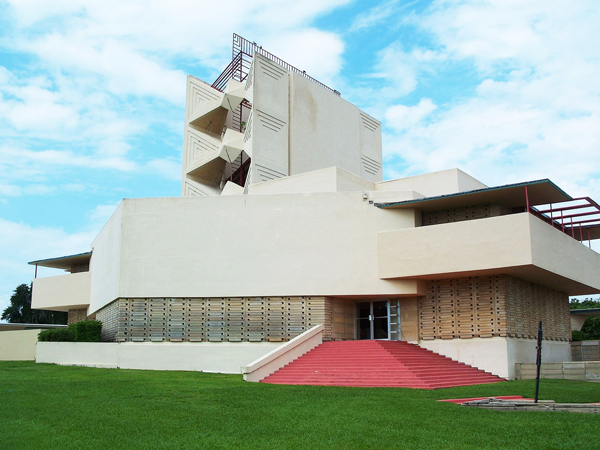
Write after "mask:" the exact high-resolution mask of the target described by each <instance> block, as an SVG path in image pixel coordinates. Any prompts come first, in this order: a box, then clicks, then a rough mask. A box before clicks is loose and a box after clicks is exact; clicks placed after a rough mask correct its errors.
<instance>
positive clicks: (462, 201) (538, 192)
mask: <svg viewBox="0 0 600 450" xmlns="http://www.w3.org/2000/svg"><path fill="white" fill-rule="evenodd" d="M578 200H588V201H589V202H590V205H589V206H590V207H593V206H596V207H597V206H598V205H597V204H596V203H595V202H594V201H592V200H591V199H589V198H587V197H586V198H573V197H571V196H570V195H569V194H567V193H566V192H565V191H563V190H562V189H561V188H559V187H558V186H557V185H556V184H554V183H553V182H552V181H550V180H549V179H547V178H546V179H543V180H535V181H526V182H523V183H515V184H507V185H504V186H497V187H490V188H483V189H476V190H473V191H466V192H457V193H455V194H448V195H439V196H436V197H427V198H420V199H414V200H405V201H401V202H385V203H384V202H382V203H375V206H376V207H378V208H380V209H407V208H414V209H418V210H420V211H437V210H441V209H452V208H461V207H466V206H472V205H478V204H484V203H501V204H503V205H504V206H507V207H509V208H527V206H529V207H530V211H531V212H532V213H533V214H535V215H536V216H538V217H540V218H544V217H545V219H546V220H547V221H548V222H550V221H551V220H550V218H549V217H548V214H547V212H548V210H545V211H543V212H544V213H546V214H541V213H539V212H538V210H537V209H536V208H533V206H536V205H556V204H557V203H564V202H576V201H578ZM583 207H584V208H585V206H583ZM569 209H573V207H571V206H568V207H566V208H565V210H569ZM599 209H600V208H599ZM559 211H560V207H559V208H557V211H556V212H557V213H558V212H559ZM595 214H598V213H596V212H589V211H588V212H586V213H584V214H577V216H582V215H587V216H588V217H586V218H584V219H588V220H583V221H582V222H581V223H579V224H578V225H577V224H575V225H574V226H572V227H571V226H570V224H569V223H568V222H566V221H565V222H564V228H563V232H564V233H565V234H568V235H571V236H572V237H573V238H574V239H576V240H578V241H586V240H590V241H591V240H595V239H600V223H599V222H600V217H597V216H595V217H593V219H589V217H592V216H594V215H595ZM559 219H560V217H559V216H557V215H556V214H555V215H554V216H553V218H552V220H553V221H554V226H555V227H556V228H561V227H560V225H559V222H558V220H559ZM585 222H587V223H588V224H585ZM590 222H591V223H590Z"/></svg>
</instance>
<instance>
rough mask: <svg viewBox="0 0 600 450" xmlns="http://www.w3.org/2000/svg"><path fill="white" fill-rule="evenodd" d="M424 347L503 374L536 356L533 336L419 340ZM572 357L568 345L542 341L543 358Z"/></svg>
mask: <svg viewBox="0 0 600 450" xmlns="http://www.w3.org/2000/svg"><path fill="white" fill-rule="evenodd" d="M419 345H420V346H421V347H423V348H426V349H428V350H431V351H433V352H436V353H439V354H441V355H444V356H447V357H448V358H451V359H454V360H455V361H460V362H463V363H465V364H469V365H471V366H473V367H477V368H479V369H481V370H485V371H486V372H491V373H493V374H494V375H498V376H499V377H502V378H509V379H514V378H515V363H531V362H535V360H536V354H537V353H536V349H535V347H536V340H535V339H521V338H504V337H493V338H472V339H447V340H444V339H434V340H420V341H419ZM570 360H571V345H570V344H569V342H562V341H543V344H542V361H543V362H562V361H570Z"/></svg>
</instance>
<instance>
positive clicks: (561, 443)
mask: <svg viewBox="0 0 600 450" xmlns="http://www.w3.org/2000/svg"><path fill="white" fill-rule="evenodd" d="M534 390H535V384H534V382H533V381H510V382H505V383H500V384H491V385H479V386H471V387H461V388H451V389H439V390H435V391H424V390H417V389H400V388H397V389H389V388H339V387H317V386H277V385H267V384H260V383H245V382H243V381H242V378H241V376H237V375H217V374H205V373H197V372H156V371H141V370H118V369H114V370H113V369H93V368H86V367H62V366H56V365H50V364H35V363H33V362H0V449H2V450H4V449H7V450H8V449H11V450H12V449H40V450H46V449H135V450H138V449H176V450H177V449H195V448H202V449H232V448H239V449H254V448H256V449H288V448H289V449H295V450H297V449H302V448H307V449H321V448H331V449H367V448H374V449H375V448H377V449H389V448H407V449H423V448H426V449H487V448H489V449H535V448H539V449H557V448H565V449H598V448H599V446H600V415H595V414H576V413H566V412H560V413H543V412H499V411H486V410H480V409H474V408H466V407H461V406H457V405H453V404H449V403H441V402H437V401H436V400H437V399H444V398H464V397H481V396H493V395H523V396H525V397H532V396H533V395H534ZM540 392H541V395H540V398H542V399H552V400H556V401H557V402H600V384H596V383H585V382H577V381H563V380H542V382H541V388H540Z"/></svg>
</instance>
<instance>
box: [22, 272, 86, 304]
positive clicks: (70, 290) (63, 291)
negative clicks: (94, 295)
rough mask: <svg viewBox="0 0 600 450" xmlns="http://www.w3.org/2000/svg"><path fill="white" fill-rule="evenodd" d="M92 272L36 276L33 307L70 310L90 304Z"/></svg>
mask: <svg viewBox="0 0 600 450" xmlns="http://www.w3.org/2000/svg"><path fill="white" fill-rule="evenodd" d="M90 283H91V276H90V272H78V273H71V274H68V275H57V276H53V277H44V278H36V279H35V280H33V291H32V292H33V295H32V300H31V307H32V308H33V309H48V310H55V311H68V310H69V309H70V308H73V309H75V308H86V307H87V306H88V305H89V304H90V288H91V284H90Z"/></svg>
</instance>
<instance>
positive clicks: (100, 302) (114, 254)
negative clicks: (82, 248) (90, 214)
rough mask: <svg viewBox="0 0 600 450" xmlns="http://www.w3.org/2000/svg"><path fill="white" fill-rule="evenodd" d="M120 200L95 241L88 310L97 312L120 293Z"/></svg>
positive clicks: (121, 211) (121, 205)
mask: <svg viewBox="0 0 600 450" xmlns="http://www.w3.org/2000/svg"><path fill="white" fill-rule="evenodd" d="M123 206H124V202H121V203H120V204H119V206H117V209H116V210H115V212H114V213H113V215H112V216H111V217H110V219H109V220H108V222H106V224H105V225H104V227H103V228H102V230H101V231H100V233H99V234H98V236H97V237H96V239H94V242H93V243H92V258H91V260H90V274H91V289H90V308H89V310H88V314H91V313H93V312H96V311H97V310H98V309H100V308H101V307H102V306H105V305H108V304H109V303H110V302H112V301H113V300H114V299H116V298H118V296H119V286H120V282H121V239H122V233H121V226H122V221H123Z"/></svg>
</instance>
